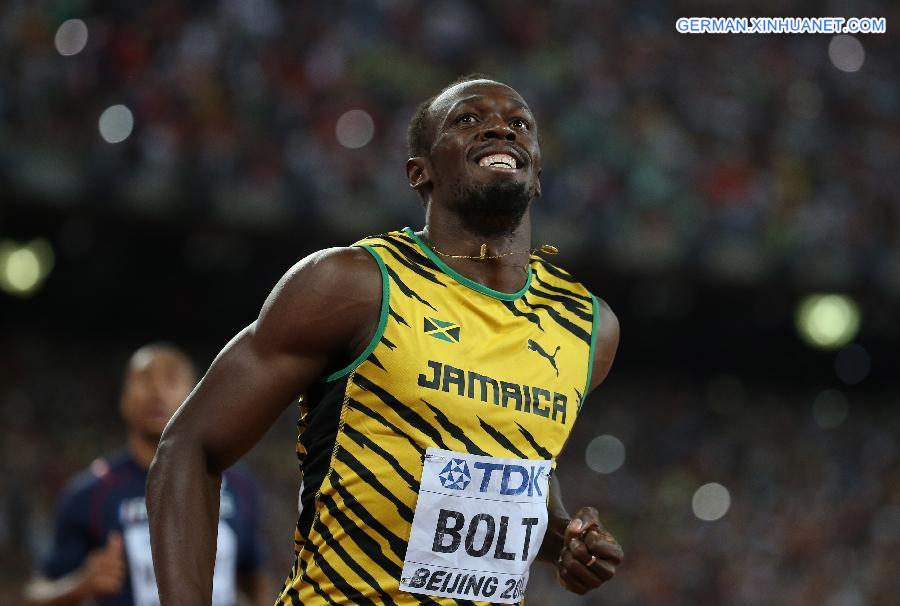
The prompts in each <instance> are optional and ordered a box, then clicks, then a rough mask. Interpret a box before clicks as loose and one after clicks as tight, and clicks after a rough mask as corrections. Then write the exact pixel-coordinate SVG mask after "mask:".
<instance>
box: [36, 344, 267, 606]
mask: <svg viewBox="0 0 900 606" xmlns="http://www.w3.org/2000/svg"><path fill="white" fill-rule="evenodd" d="M196 379H197V375H196V369H195V368H194V365H193V363H192V362H191V360H190V359H189V358H188V356H187V355H186V354H185V353H184V352H182V351H181V350H179V349H178V348H176V347H174V346H172V345H169V344H152V345H147V346H145V347H142V348H141V349H139V350H137V351H136V352H135V353H134V354H133V355H132V357H131V360H130V362H129V364H128V368H127V370H126V373H125V381H124V386H123V389H122V398H121V413H122V417H123V419H124V420H125V424H126V427H127V447H126V449H125V450H124V451H122V452H119V453H116V454H113V455H111V456H109V457H104V458H100V459H97V460H96V461H94V463H93V464H92V465H91V467H90V468H89V469H88V470H86V471H84V472H82V473H81V474H79V475H78V476H77V477H76V478H75V479H74V480H72V482H71V483H70V484H69V485H68V487H67V488H66V490H65V494H64V496H63V498H62V502H61V504H60V506H59V510H58V513H57V520H56V529H55V536H54V540H53V546H52V550H51V551H50V553H49V554H48V556H47V557H46V559H45V561H44V562H43V564H42V566H41V568H40V570H39V572H38V574H37V575H36V576H35V578H34V579H32V581H31V582H29V584H28V585H27V587H26V588H25V601H26V604H28V605H29V606H56V605H69V604H72V605H76V604H88V603H92V604H93V603H95V604H97V606H131V605H135V606H157V605H158V604H159V596H158V593H157V589H156V579H155V576H154V574H153V565H152V560H151V554H150V534H149V528H148V524H147V508H146V503H145V497H144V491H145V483H146V479H147V468H148V467H149V465H150V461H151V460H152V459H153V456H154V454H155V453H156V447H157V444H158V443H159V437H160V435H161V434H162V431H163V428H164V427H165V426H166V423H168V421H169V419H170V418H171V417H172V415H173V414H174V413H175V410H176V409H177V408H178V406H179V405H180V404H181V403H182V402H183V401H184V399H185V398H186V397H187V395H188V394H189V393H190V391H191V389H193V387H194V385H195V384H196ZM258 509H259V496H258V491H257V488H256V486H255V483H254V481H253V480H252V478H250V477H249V476H248V475H247V474H246V472H243V471H239V470H234V469H232V470H228V471H226V472H225V473H224V481H223V482H222V490H221V505H220V509H219V511H220V516H219V524H218V551H217V553H218V555H217V558H216V563H215V580H214V585H215V589H214V590H213V604H216V605H217V606H218V605H221V606H234V605H235V604H237V603H238V592H242V593H243V594H244V595H245V596H246V597H248V599H250V600H251V603H252V604H254V606H262V605H263V604H266V605H269V604H271V600H270V599H269V598H270V591H271V588H270V587H269V583H268V582H267V579H266V576H265V574H264V572H263V570H262V567H261V555H262V553H261V546H260V544H259V540H258V532H257V526H258V520H259V510H258Z"/></svg>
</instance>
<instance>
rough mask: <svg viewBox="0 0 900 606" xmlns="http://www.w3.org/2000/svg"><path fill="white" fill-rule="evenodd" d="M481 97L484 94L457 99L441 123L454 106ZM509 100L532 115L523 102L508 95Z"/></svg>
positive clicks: (454, 108) (445, 119) (456, 106)
mask: <svg viewBox="0 0 900 606" xmlns="http://www.w3.org/2000/svg"><path fill="white" fill-rule="evenodd" d="M482 97H484V95H470V96H468V97H465V98H463V99H460V100H459V101H457V102H456V103H454V104H453V105H451V106H450V109H448V110H447V114H446V115H445V116H444V120H443V121H442V124H444V123H446V121H447V118H448V117H449V116H450V114H452V113H453V112H454V111H455V110H456V108H458V107H459V106H460V105H465V104H466V103H472V102H473V101H477V100H478V99H481V98H482ZM509 100H510V101H511V102H512V103H513V105H515V106H516V107H518V108H519V109H524V110H525V111H527V112H528V113H529V114H530V115H532V116H533V115H534V114H533V113H532V112H531V108H529V107H528V106H527V105H525V104H524V103H523V102H521V101H519V100H518V99H516V98H515V97H512V96H510V97H509Z"/></svg>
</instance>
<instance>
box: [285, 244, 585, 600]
mask: <svg viewBox="0 0 900 606" xmlns="http://www.w3.org/2000/svg"><path fill="white" fill-rule="evenodd" d="M355 246H360V247H362V248H364V249H365V250H367V251H368V252H369V253H370V254H371V255H372V256H373V257H374V259H375V261H376V263H377V264H378V267H379V268H380V270H381V275H382V300H381V315H380V321H379V323H378V327H377V330H376V332H375V335H374V337H373V339H372V341H371V343H370V344H369V346H368V347H367V348H366V350H365V351H364V352H363V353H362V354H361V355H360V356H359V357H358V358H357V359H356V360H354V361H353V362H352V363H351V364H350V365H349V366H347V367H346V368H343V369H340V370H337V371H335V372H333V373H332V374H330V375H329V376H327V377H325V378H323V380H322V381H320V382H318V383H317V384H316V385H315V386H313V387H312V388H311V389H310V390H309V392H308V393H307V394H306V395H305V397H304V398H302V399H301V403H300V421H299V423H298V428H299V432H298V434H299V435H298V441H297V454H298V457H299V458H300V460H301V469H302V473H303V489H302V492H301V498H300V500H301V505H302V507H301V513H300V516H299V520H298V524H297V529H296V532H295V543H296V558H295V561H294V565H293V567H292V569H291V572H290V575H289V576H288V579H287V581H286V582H285V585H284V588H283V590H282V593H281V595H280V597H279V599H278V602H277V604H283V605H297V604H303V605H312V604H358V605H363V606H368V605H376V604H377V605H382V604H386V605H397V606H401V605H403V606H405V605H411V604H429V605H435V604H441V605H444V604H460V603H464V602H463V601H460V600H453V599H447V598H432V597H428V596H424V595H415V594H410V593H405V592H402V591H400V589H399V586H398V585H399V579H400V571H401V568H402V566H403V561H404V557H405V553H406V542H407V539H408V538H409V533H410V526H411V524H412V520H413V512H414V511H415V508H416V502H417V497H418V486H419V478H420V477H421V472H422V466H423V456H424V453H425V450H426V449H427V448H429V447H438V448H443V449H446V450H452V451H456V452H465V453H471V454H477V455H487V456H496V457H516V458H520V459H547V460H553V461H555V458H556V457H557V455H558V454H559V452H560V451H561V450H562V447H563V445H564V444H565V442H566V439H567V438H568V436H569V433H570V431H571V429H572V426H573V424H574V422H575V418H576V417H577V415H578V411H579V409H580V408H581V404H582V402H583V400H584V397H585V395H586V393H587V390H588V386H589V384H590V374H591V366H592V364H591V361H592V359H593V352H594V336H595V333H596V322H597V300H596V298H594V297H593V295H591V293H590V292H588V291H587V290H586V289H585V288H584V287H583V286H582V285H581V284H580V283H578V282H576V281H575V280H574V279H573V278H572V276H571V275H569V274H568V273H566V272H565V271H563V270H561V269H559V268H558V267H555V266H554V265H551V264H550V263H548V262H547V261H546V260H544V259H542V258H540V257H539V256H537V255H532V256H531V258H530V260H529V265H528V270H527V277H526V279H525V283H524V286H523V287H522V289H521V290H519V291H518V292H514V293H504V292H499V291H495V290H492V289H490V288H487V287H485V286H483V285H481V284H479V283H477V282H474V281H472V280H470V279H468V278H466V277H465V276H463V275H461V274H459V273H458V272H456V271H454V270H453V269H452V268H451V267H449V266H448V265H447V264H446V263H444V262H443V261H442V260H441V258H440V257H439V256H437V255H436V254H435V253H434V252H433V251H432V250H431V249H430V248H429V247H428V246H427V245H426V244H425V243H424V242H423V241H421V240H420V239H419V238H418V237H417V236H416V235H415V233H414V232H413V231H412V230H411V229H409V228H404V229H403V230H400V231H395V232H391V233H388V234H385V235H381V236H374V237H369V238H366V239H364V240H361V241H359V242H357V243H356V244H355ZM468 603H469V604H473V602H468ZM479 603H483V602H479Z"/></svg>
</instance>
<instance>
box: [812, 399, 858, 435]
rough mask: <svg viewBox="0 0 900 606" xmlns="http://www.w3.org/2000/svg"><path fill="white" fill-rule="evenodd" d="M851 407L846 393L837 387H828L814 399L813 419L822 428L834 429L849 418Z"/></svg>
mask: <svg viewBox="0 0 900 606" xmlns="http://www.w3.org/2000/svg"><path fill="white" fill-rule="evenodd" d="M849 408H850V405H849V404H848V402H847V397H846V396H845V395H844V394H842V393H841V392H839V391H838V390H836V389H826V390H824V391H822V392H819V395H817V396H816V398H815V400H813V405H812V412H813V419H814V420H815V421H816V425H818V426H819V427H821V428H822V429H834V428H835V427H837V426H838V425H840V424H841V423H843V422H844V421H845V420H846V419H847V411H848V410H849Z"/></svg>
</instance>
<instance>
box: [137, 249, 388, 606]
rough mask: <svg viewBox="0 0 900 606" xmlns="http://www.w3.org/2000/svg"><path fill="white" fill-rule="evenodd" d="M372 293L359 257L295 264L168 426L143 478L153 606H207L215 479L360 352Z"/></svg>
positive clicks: (363, 257) (375, 307) (323, 255)
mask: <svg viewBox="0 0 900 606" xmlns="http://www.w3.org/2000/svg"><path fill="white" fill-rule="evenodd" d="M380 294H381V278H380V272H379V271H378V269H377V266H376V264H375V261H374V260H373V259H372V257H371V256H370V255H369V253H367V252H366V251H365V250H362V249H331V250H328V251H323V252H320V253H317V254H314V255H312V256H310V257H308V258H306V259H304V260H303V261H301V262H300V263H298V264H297V265H296V266H294V267H293V268H292V269H291V270H290V271H289V272H288V273H287V274H285V276H284V277H283V278H282V279H281V281H280V282H279V283H278V285H276V287H275V288H274V289H273V291H272V293H271V295H270V296H269V298H268V299H267V300H266V302H265V304H264V305H263V308H262V311H261V312H260V314H259V317H258V318H257V320H256V321H255V322H253V323H252V324H250V325H249V326H248V327H246V328H245V329H244V330H242V331H241V332H240V333H238V334H237V336H235V337H234V338H233V339H232V340H231V342H230V343H228V345H226V346H225V348H224V349H223V350H222V351H221V352H220V353H219V355H218V356H217V357H216V359H215V361H214V362H213V364H212V366H211V367H210V368H209V370H208V371H207V373H206V375H205V376H204V377H203V379H202V380H201V381H200V383H199V384H198V386H197V387H196V388H195V389H194V391H193V392H192V393H191V395H190V396H189V397H188V398H187V400H186V401H185V402H184V404H183V405H182V406H181V408H179V410H178V412H177V413H176V414H175V416H174V417H173V419H172V421H170V422H169V425H168V426H167V427H166V430H165V432H164V433H163V435H162V438H161V440H160V444H159V449H158V450H157V453H156V457H155V458H154V460H153V463H152V464H151V466H150V473H149V476H148V479H147V507H148V511H149V514H150V531H151V532H150V536H151V543H152V547H153V562H154V568H155V570H156V578H157V583H158V586H159V595H160V603H161V604H162V605H163V606H196V605H197V604H209V603H210V600H211V593H212V574H213V566H214V563H215V549H216V528H217V520H218V509H219V489H220V486H221V477H222V476H221V474H222V471H223V470H224V469H226V468H227V467H228V466H230V465H231V464H232V463H234V462H235V461H236V460H237V459H238V458H239V457H240V456H241V455H243V454H244V453H245V452H247V450H249V449H250V448H251V447H252V446H253V445H254V444H255V443H256V442H257V441H258V440H259V439H260V437H262V435H263V434H264V433H265V432H266V430H267V429H268V428H269V427H270V426H271V425H272V423H273V422H274V421H275V419H276V418H277V417H278V415H279V414H280V413H281V411H282V410H283V409H284V408H285V406H287V405H288V404H289V403H290V402H291V401H292V400H293V399H295V398H296V397H297V396H298V395H299V394H301V393H303V392H304V391H305V390H306V388H307V387H308V386H309V385H310V384H311V383H312V382H313V381H315V380H317V379H318V378H319V377H320V376H321V375H322V374H323V372H324V371H325V370H326V369H327V368H329V367H330V366H331V365H333V364H336V363H339V362H341V361H344V360H347V359H351V358H352V357H353V356H354V355H355V354H357V353H359V352H361V351H362V350H363V349H364V348H365V345H366V343H367V341H368V340H369V339H370V338H371V335H372V334H373V331H374V329H375V326H376V325H377V321H378V313H379V305H380Z"/></svg>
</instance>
